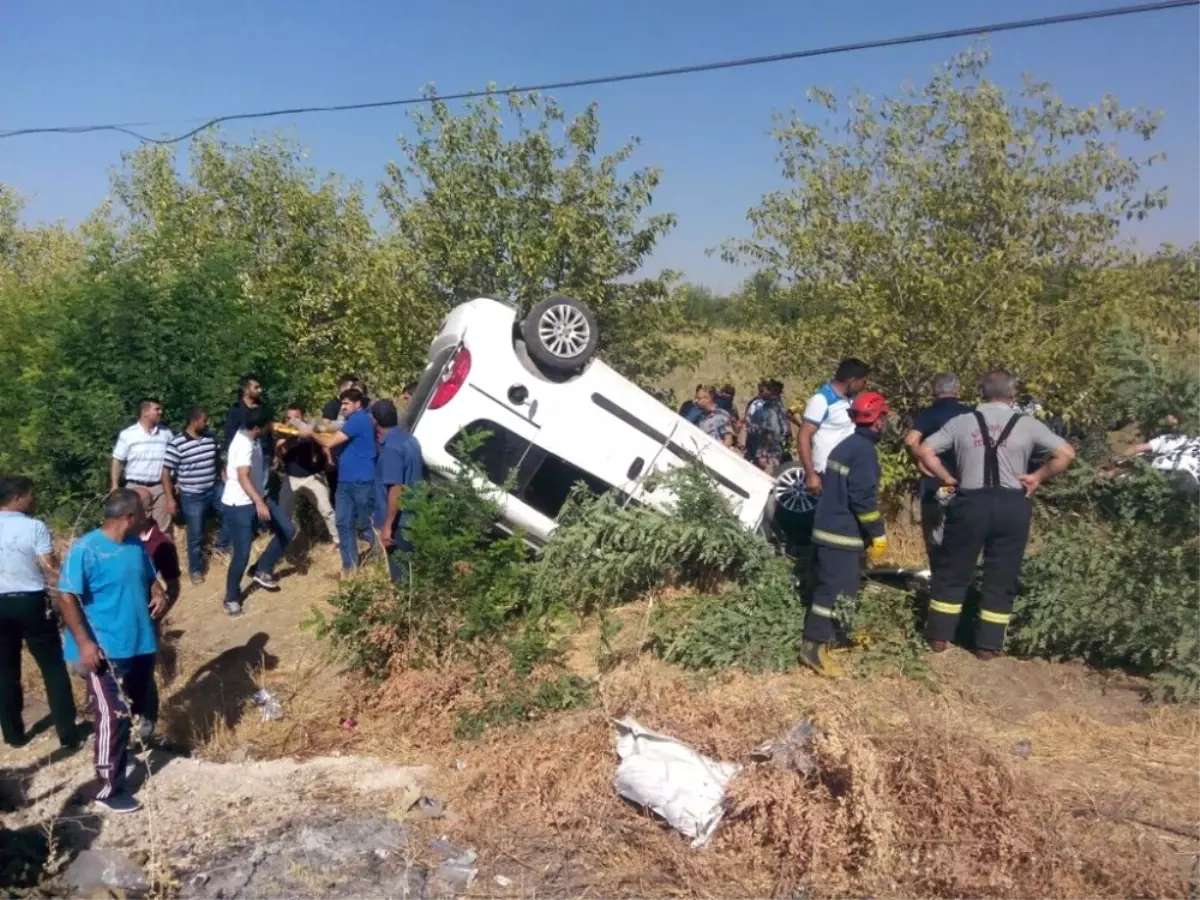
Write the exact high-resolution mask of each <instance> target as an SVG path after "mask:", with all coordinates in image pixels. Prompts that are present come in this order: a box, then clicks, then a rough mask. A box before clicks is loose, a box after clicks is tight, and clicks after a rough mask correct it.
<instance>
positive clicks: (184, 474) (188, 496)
mask: <svg viewBox="0 0 1200 900" xmlns="http://www.w3.org/2000/svg"><path fill="white" fill-rule="evenodd" d="M218 456H219V452H218V449H217V441H216V438H214V437H213V436H212V432H211V431H209V430H208V413H207V412H205V411H204V410H203V409H201V408H200V407H198V406H194V407H192V408H191V409H189V410H188V414H187V427H186V428H185V429H184V430H183V431H181V432H180V433H179V434H177V435H175V437H173V438H171V442H170V443H169V444H168V445H167V452H166V458H165V460H164V464H163V473H162V483H163V488H164V490H165V491H166V495H167V510H168V512H170V514H171V515H172V516H174V515H175V514H176V513H177V512H178V511H179V510H180V509H182V510H183V521H184V523H185V525H186V526H187V555H188V572H189V573H190V575H191V579H192V584H202V583H203V582H204V555H203V552H202V548H203V543H204V523H205V519H207V518H208V514H209V513H210V512H211V513H215V514H217V515H218V516H219V515H220V514H221V490H220V487H219V486H218V485H217V480H218V479H217V473H218V471H219V466H218V462H219V460H218ZM176 490H178V492H179V502H178V503H176V501H175V492H176Z"/></svg>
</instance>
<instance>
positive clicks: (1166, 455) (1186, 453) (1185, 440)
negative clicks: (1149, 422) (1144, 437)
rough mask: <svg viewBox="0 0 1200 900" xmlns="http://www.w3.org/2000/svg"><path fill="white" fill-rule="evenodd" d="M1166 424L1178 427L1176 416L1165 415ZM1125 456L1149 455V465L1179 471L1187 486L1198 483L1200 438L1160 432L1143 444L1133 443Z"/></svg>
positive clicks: (1162, 470) (1165, 471)
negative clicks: (1186, 479) (1186, 481)
mask: <svg viewBox="0 0 1200 900" xmlns="http://www.w3.org/2000/svg"><path fill="white" fill-rule="evenodd" d="M1167 426H1168V427H1170V428H1177V427H1179V417H1178V416H1174V415H1171V416H1167ZM1125 455H1126V456H1142V455H1149V457H1150V465H1152V466H1153V467H1154V468H1156V469H1158V471H1160V472H1163V473H1169V472H1181V473H1183V475H1184V476H1185V477H1186V478H1188V479H1190V482H1191V484H1190V485H1189V486H1195V485H1196V484H1200V438H1197V437H1188V436H1187V435H1183V434H1171V433H1168V434H1161V435H1159V436H1158V437H1156V438H1152V439H1151V440H1148V441H1146V442H1145V443H1143V444H1134V445H1133V446H1132V447H1130V448H1129V449H1128V450H1126V451H1125Z"/></svg>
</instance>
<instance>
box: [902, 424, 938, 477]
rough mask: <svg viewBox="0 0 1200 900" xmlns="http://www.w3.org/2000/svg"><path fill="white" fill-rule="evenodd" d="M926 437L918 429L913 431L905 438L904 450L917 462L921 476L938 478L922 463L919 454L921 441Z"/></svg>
mask: <svg viewBox="0 0 1200 900" xmlns="http://www.w3.org/2000/svg"><path fill="white" fill-rule="evenodd" d="M924 436H925V435H924V434H922V433H921V432H919V431H917V429H915V428H914V429H912V430H911V431H909V432H908V434H906V435H905V436H904V448H905V449H906V450H907V451H908V455H909V456H911V457H912V458H913V459H914V460H915V461H916V463H917V468H918V469H920V470H921V474H922V475H928V476H930V477H931V478H932V477H936V476H935V475H934V473H933V472H930V471H929V469H928V467H926V465H925V463H924V462H922V460H921V456H920V454H918V453H917V448H918V447H920V446H921V439H922V438H923V437H924Z"/></svg>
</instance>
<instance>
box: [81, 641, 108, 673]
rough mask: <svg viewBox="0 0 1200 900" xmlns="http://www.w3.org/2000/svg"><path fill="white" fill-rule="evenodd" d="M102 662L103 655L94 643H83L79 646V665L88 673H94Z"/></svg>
mask: <svg viewBox="0 0 1200 900" xmlns="http://www.w3.org/2000/svg"><path fill="white" fill-rule="evenodd" d="M103 662H104V654H103V653H101V652H100V647H99V646H97V644H96V642H95V641H83V642H82V643H81V644H80V645H79V665H80V666H82V667H83V668H84V669H85V670H86V671H88V672H95V671H96V670H97V669H99V668H100V665H101V664H102V663H103Z"/></svg>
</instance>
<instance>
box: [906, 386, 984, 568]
mask: <svg viewBox="0 0 1200 900" xmlns="http://www.w3.org/2000/svg"><path fill="white" fill-rule="evenodd" d="M960 389H961V385H960V383H959V380H958V376H957V375H955V374H954V373H953V372H939V373H938V374H937V375H934V376H933V405H932V406H927V407H925V408H924V409H923V410H921V411H920V412H919V413H917V417H916V419H914V420H913V427H912V429H911V430H910V431H909V432H908V434H906V435H905V436H904V446H906V447H907V448H908V451H909V453H912V454H913V455H914V458H915V454H916V450H917V447H919V446H920V444H921V441H923V440H924V439H925V438H927V437H929V436H930V435H931V434H935V433H937V432H939V431H941V430H942V426H943V425H945V424H946V423H947V422H949V421H950V420H951V419H954V418H957V417H958V416H961V415H962V414H963V413H969V412H971V408H970V407H969V406H966V405H964V404H962V403H960V402H959V399H958V393H959V390H960ZM938 459H940V460H941V461H942V465H944V466H945V467H946V468H947V469H948V470H949V471H950V474H951V475H957V473H956V472H955V469H954V466H955V462H954V451H953V450H951V451H949V452H947V453H943V454H942V455H941V456H939V457H938ZM917 465H918V466H919V467H920V469H921V474H922V476H924V477H922V478H921V492H920V498H921V531H922V532H923V533H924V535H925V553H926V555H927V556H928V557H929V570H930V572H932V571H933V570H934V569H936V568H937V564H938V558H937V557H938V551H939V550H940V548H941V544H942V523H943V521H944V519H945V515H946V507H945V506H944V505H943V504H941V503H939V502H938V498H937V492H938V488H940V487H941V486H942V483H941V482H940V481H938V480H937V479H936V478H934V477H932V476H931V475H930V474H929V472H927V471H926V470H925V467H924V466H921V465H920V462H918V463H917Z"/></svg>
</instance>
